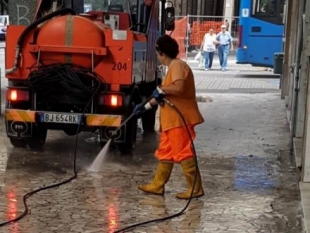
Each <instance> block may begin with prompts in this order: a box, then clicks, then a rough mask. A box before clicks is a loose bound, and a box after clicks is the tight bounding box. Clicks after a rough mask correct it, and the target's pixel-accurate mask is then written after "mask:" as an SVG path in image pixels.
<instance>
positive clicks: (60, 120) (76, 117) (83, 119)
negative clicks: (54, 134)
mask: <svg viewBox="0 0 310 233" xmlns="http://www.w3.org/2000/svg"><path fill="white" fill-rule="evenodd" d="M5 119H6V121H11V122H24V123H42V124H45V123H48V124H69V125H78V124H81V126H90V127H92V126H93V127H104V126H105V127H118V126H120V125H121V122H122V115H104V114H84V115H83V114H81V113H65V112H46V111H30V110H19V109H6V110H5Z"/></svg>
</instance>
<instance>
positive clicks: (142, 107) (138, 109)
mask: <svg viewBox="0 0 310 233" xmlns="http://www.w3.org/2000/svg"><path fill="white" fill-rule="evenodd" d="M151 108H152V105H151V104H150V103H147V104H143V103H142V104H138V105H137V106H136V107H135V108H134V109H133V112H132V113H133V114H134V115H136V116H138V115H142V114H144V113H145V112H146V111H147V110H150V109H151Z"/></svg>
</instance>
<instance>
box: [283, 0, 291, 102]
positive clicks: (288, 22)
mask: <svg viewBox="0 0 310 233" xmlns="http://www.w3.org/2000/svg"><path fill="white" fill-rule="evenodd" d="M292 5H293V0H288V1H287V2H286V9H285V10H286V13H285V15H286V17H285V18H286V20H285V26H284V29H285V36H284V38H285V39H284V61H283V74H282V83H281V98H282V99H285V98H286V105H288V99H287V98H288V94H289V77H290V74H291V71H290V67H289V66H290V64H289V57H290V56H289V54H290V53H289V52H290V47H291V46H290V44H291V26H292V23H291V22H292Z"/></svg>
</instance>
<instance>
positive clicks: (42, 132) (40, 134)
mask: <svg viewBox="0 0 310 233" xmlns="http://www.w3.org/2000/svg"><path fill="white" fill-rule="evenodd" d="M33 130H34V131H33V133H32V137H31V138H29V139H27V144H28V146H29V147H30V149H41V148H42V146H43V145H44V144H45V141H46V136H47V129H44V128H40V127H38V128H35V127H34V129H33Z"/></svg>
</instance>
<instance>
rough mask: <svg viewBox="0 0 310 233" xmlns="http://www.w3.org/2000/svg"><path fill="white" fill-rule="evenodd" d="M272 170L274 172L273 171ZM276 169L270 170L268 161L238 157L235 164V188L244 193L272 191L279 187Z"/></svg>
mask: <svg viewBox="0 0 310 233" xmlns="http://www.w3.org/2000/svg"><path fill="white" fill-rule="evenodd" d="M271 170H272V171H271ZM276 173H277V172H276V171H275V169H272V168H268V166H267V159H265V158H255V157H252V158H249V157H246V156H242V155H239V156H236V157H235V162H234V174H235V182H234V188H235V189H237V190H242V191H245V190H247V191H249V190H252V191H258V190H262V189H272V188H274V187H276V186H277V183H278V182H277V180H276V179H275V178H274V177H275V176H274V175H276Z"/></svg>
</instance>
